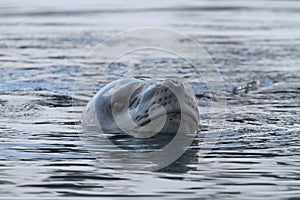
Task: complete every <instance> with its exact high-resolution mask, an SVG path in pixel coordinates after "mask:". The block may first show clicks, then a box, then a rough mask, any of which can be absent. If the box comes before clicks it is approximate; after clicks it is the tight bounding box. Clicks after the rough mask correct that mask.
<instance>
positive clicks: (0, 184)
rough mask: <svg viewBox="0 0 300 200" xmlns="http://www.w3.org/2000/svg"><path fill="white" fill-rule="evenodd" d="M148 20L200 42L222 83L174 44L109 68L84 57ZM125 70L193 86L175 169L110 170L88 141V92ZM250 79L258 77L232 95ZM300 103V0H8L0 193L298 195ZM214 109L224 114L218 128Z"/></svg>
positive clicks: (1, 28) (2, 5)
mask: <svg viewBox="0 0 300 200" xmlns="http://www.w3.org/2000/svg"><path fill="white" fill-rule="evenodd" d="M143 27H157V28H163V29H168V30H175V31H178V32H180V33H182V34H185V35H188V36H189V37H191V38H193V39H194V40H195V41H197V42H198V43H199V44H201V45H202V46H203V47H204V48H205V49H206V50H207V52H208V53H209V54H210V56H211V58H212V60H213V62H214V64H215V66H216V67H217V69H218V72H219V74H220V76H221V78H222V79H217V80H216V82H217V83H216V84H218V83H219V84H220V85H222V86H224V87H223V89H222V90H218V91H208V90H207V88H206V87H204V86H205V84H204V85H203V83H202V82H199V81H197V80H198V79H197V76H195V73H194V72H193V70H191V67H190V66H189V65H188V63H186V62H185V61H183V60H182V59H178V58H176V57H174V56H173V57H172V56H169V54H167V53H166V54H164V53H157V52H156V54H152V53H149V52H147V51H145V52H142V53H140V54H139V53H137V54H132V55H129V56H124V57H123V58H122V59H120V60H118V61H116V62H115V63H114V64H113V66H112V67H111V71H109V70H108V71H106V75H105V76H103V75H102V73H101V71H102V70H103V69H104V64H103V63H101V62H100V63H87V62H85V61H86V56H87V55H88V54H89V52H90V51H91V50H93V49H94V48H95V46H96V45H98V44H99V43H101V42H103V41H104V40H105V39H107V38H109V37H111V36H113V35H115V34H119V33H122V32H124V31H128V30H131V29H136V28H143ZM132 39H133V40H135V39H136V38H134V37H133V38H132ZM120 42H122V44H123V45H125V46H126V45H130V44H129V42H128V41H127V40H124V41H120ZM177 42H178V41H177ZM181 42H182V44H183V43H184V42H185V41H181ZM150 55H155V56H150ZM100 57H101V55H100ZM195 62H196V63H198V64H199V66H200V69H201V70H200V72H201V75H202V76H203V77H204V78H205V76H207V77H209V76H210V74H211V73H212V70H211V68H210V66H209V65H206V63H205V62H202V60H195ZM154 66H155V67H156V68H153V67H154ZM128 69H130V70H133V71H135V72H138V74H143V73H145V70H146V72H147V74H146V75H151V73H154V72H157V71H156V70H153V69H161V71H159V72H158V73H159V75H160V76H161V77H164V76H165V77H168V76H169V75H170V73H171V74H172V75H174V74H175V75H177V76H180V77H184V78H185V79H187V80H190V81H191V85H192V86H193V88H194V89H195V93H196V96H197V98H198V104H199V109H200V118H201V126H200V127H199V129H200V131H199V133H198V135H197V137H196V138H195V141H194V142H193V144H192V146H191V147H190V149H189V151H188V153H187V154H185V155H184V156H183V159H181V160H180V161H178V162H177V163H176V164H175V165H171V166H170V167H169V168H168V169H162V170H159V171H155V172H151V171H144V170H136V171H135V170H130V171H126V170H113V169H110V168H108V167H107V166H104V165H103V164H102V163H101V159H100V160H99V159H98V160H97V159H96V158H95V157H94V156H93V155H92V154H91V153H90V152H89V151H88V149H87V147H86V145H85V144H84V142H82V140H81V139H80V134H82V128H81V126H80V117H81V113H82V110H83V109H84V107H85V105H86V104H87V102H88V101H89V100H90V99H91V98H92V96H93V95H94V94H95V92H96V91H97V89H99V88H100V86H101V85H103V84H105V83H107V82H109V81H110V80H114V79H117V78H120V77H124V76H123V75H124V73H125V72H126V70H128ZM144 75H145V74H144ZM252 81H259V82H260V87H259V88H258V89H256V90H252V91H249V92H247V93H246V92H244V93H243V92H241V93H239V94H233V92H232V91H233V89H234V88H236V87H239V86H243V85H245V84H247V83H249V82H252ZM99 83H101V84H100V85H99ZM224 102H225V104H226V110H225V111H224V112H222V113H218V109H216V110H212V109H211V107H218V106H219V105H221V104H222V103H224ZM299 113H300V2H298V1H292V0H291V1H280V0H278V1H277V0H263V1H259V0H253V1H231V0H229V1H227V0H218V1H195V0H191V1H177V0H174V1H170V0H168V1H158V0H151V1H137V0H132V1H123V0H117V1H95V0H92V1H83V0H75V1H50V0H43V1H38V0H34V1H31V0H26V1H17V0H2V1H0V199H101V198H103V199H135V198H140V199H177V198H178V199H231V200H232V199H264V200H267V199H272V200H273V199H289V200H296V199H300V115H299ZM216 118H219V119H224V124H220V125H219V126H210V124H209V121H210V120H211V119H216ZM208 134H216V135H217V136H218V138H217V142H216V144H215V145H213V147H207V146H205V142H203V141H205V138H206V136H207V135H208ZM206 148H207V149H209V152H208V153H207V155H205V156H203V155H202V154H201V153H200V152H201V150H203V149H206ZM129 153H130V152H129Z"/></svg>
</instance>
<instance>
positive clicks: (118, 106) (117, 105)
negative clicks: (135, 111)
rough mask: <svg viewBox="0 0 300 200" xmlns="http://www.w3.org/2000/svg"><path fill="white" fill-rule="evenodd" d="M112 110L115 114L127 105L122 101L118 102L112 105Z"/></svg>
mask: <svg viewBox="0 0 300 200" xmlns="http://www.w3.org/2000/svg"><path fill="white" fill-rule="evenodd" d="M112 108H113V110H114V111H115V112H118V113H119V112H121V111H123V110H124V109H125V103H124V102H122V101H116V102H114V103H113V104H112Z"/></svg>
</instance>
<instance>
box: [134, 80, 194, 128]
mask: <svg viewBox="0 0 300 200" xmlns="http://www.w3.org/2000/svg"><path fill="white" fill-rule="evenodd" d="M191 95H192V96H191ZM195 110H197V103H196V101H195V99H194V98H193V93H192V91H191V89H190V88H189V87H188V86H187V85H186V84H185V83H182V82H180V81H177V80H165V81H160V82H157V81H156V82H150V83H148V84H145V85H143V86H141V87H139V88H137V92H134V95H133V96H132V98H131V100H130V103H129V112H130V114H131V116H132V119H133V120H134V122H135V123H136V124H137V125H139V126H143V125H144V124H147V123H149V122H151V120H155V119H158V118H160V117H161V116H163V115H167V121H168V122H180V119H181V114H187V115H188V116H190V117H191V118H192V120H194V121H198V116H197V115H198V113H197V112H198V110H197V112H195Z"/></svg>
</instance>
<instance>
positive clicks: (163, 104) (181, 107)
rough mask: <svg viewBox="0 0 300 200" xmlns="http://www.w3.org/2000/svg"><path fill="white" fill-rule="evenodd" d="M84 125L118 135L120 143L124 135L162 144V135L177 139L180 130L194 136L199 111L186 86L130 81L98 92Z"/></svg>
mask: <svg viewBox="0 0 300 200" xmlns="http://www.w3.org/2000/svg"><path fill="white" fill-rule="evenodd" d="M82 125H83V127H84V128H85V129H89V130H91V129H90V128H91V127H94V129H93V130H101V131H102V132H104V133H114V134H115V133H118V134H119V135H118V138H119V139H120V134H122V135H123V136H124V135H127V136H131V137H133V138H156V139H159V140H162V137H163V135H166V134H167V135H173V136H174V135H175V134H176V133H177V131H178V130H180V131H181V132H184V133H186V134H189V133H195V132H196V131H197V130H198V125H199V111H198V105H197V100H196V97H195V95H194V93H193V90H192V88H191V87H190V86H189V84H187V83H185V82H181V81H179V80H171V79H167V80H140V79H135V78H128V79H120V80H117V81H113V82H111V83H109V84H107V85H106V86H104V87H103V88H102V89H100V90H99V91H98V93H97V94H96V95H95V96H94V97H93V98H92V100H91V101H90V102H89V103H88V104H87V106H86V108H85V109H84V111H83V113H82ZM95 128H96V129H95ZM115 141H116V140H115ZM131 142H132V141H131ZM143 142H145V140H144V141H143ZM166 143H168V141H166ZM166 143H164V144H161V145H159V146H164V145H165V144H166Z"/></svg>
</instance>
